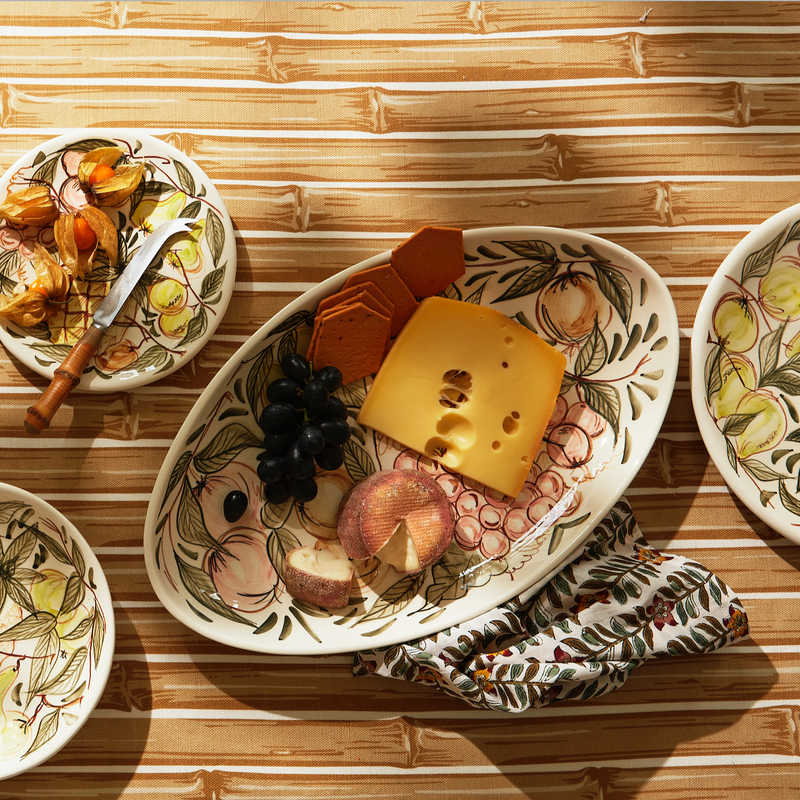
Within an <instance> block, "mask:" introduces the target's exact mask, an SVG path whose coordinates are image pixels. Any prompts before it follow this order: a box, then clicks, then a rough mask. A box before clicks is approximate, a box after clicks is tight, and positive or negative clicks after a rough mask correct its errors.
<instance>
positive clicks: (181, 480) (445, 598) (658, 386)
mask: <svg viewBox="0 0 800 800" xmlns="http://www.w3.org/2000/svg"><path fill="white" fill-rule="evenodd" d="M464 248H465V257H466V263H467V270H466V275H465V276H464V277H463V278H461V279H460V280H459V281H458V282H457V283H455V284H453V285H451V286H450V287H449V288H448V289H447V290H446V292H445V294H446V295H447V296H448V297H451V298H454V299H458V300H463V301H466V302H469V303H478V304H483V305H487V306H489V305H491V306H492V307H494V308H497V309H499V310H501V311H502V312H503V313H505V314H506V315H508V316H509V317H513V318H515V319H516V320H517V321H519V322H520V323H521V324H523V325H526V326H528V327H530V328H532V329H534V330H535V331H537V332H538V333H539V334H540V335H541V336H542V337H543V338H545V339H546V340H548V341H550V342H551V343H553V344H554V345H555V346H556V347H557V348H558V349H559V350H561V351H563V352H564V353H565V354H566V356H567V359H568V366H567V374H566V376H565V379H564V382H563V384H562V394H561V395H560V397H559V400H558V403H557V404H556V410H555V411H554V414H553V417H552V419H551V421H550V425H549V427H548V431H547V435H546V440H545V442H544V443H543V444H542V447H541V448H540V450H539V452H538V454H537V457H536V460H535V464H534V466H533V468H532V470H531V473H530V476H529V478H528V481H527V483H526V484H525V487H524V489H523V491H522V492H521V494H520V495H519V497H518V498H516V499H514V500H511V499H509V498H504V497H502V496H498V495H497V494H496V493H495V492H492V491H488V490H486V489H485V488H484V487H483V486H481V485H478V484H474V483H473V482H471V481H469V480H466V479H462V478H461V477H459V476H458V475H454V474H451V473H448V472H446V471H444V470H443V469H442V468H440V467H439V466H438V465H436V464H434V463H432V462H430V461H429V460H427V459H426V458H423V457H420V456H419V455H418V454H416V453H414V452H409V451H404V450H403V449H402V448H400V447H398V446H396V445H395V444H394V443H393V442H391V441H389V440H385V439H383V438H381V437H380V436H377V435H376V434H375V433H374V432H373V431H372V430H369V429H363V428H361V427H360V426H359V425H358V424H357V423H356V421H355V417H356V414H357V412H358V409H359V407H360V405H361V403H362V401H363V399H364V397H365V394H366V392H367V390H368V388H369V383H370V380H371V379H366V380H361V381H355V382H353V383H351V384H348V385H347V386H345V387H343V388H342V389H340V390H339V392H338V395H339V397H340V398H341V399H342V400H343V401H344V402H345V403H346V404H347V406H348V408H349V411H350V421H351V425H352V426H353V436H352V437H351V439H350V441H349V442H348V443H347V445H346V448H347V453H346V460H345V464H344V466H343V467H342V468H340V469H339V470H337V471H336V472H334V473H328V474H326V475H325V476H324V477H322V478H321V479H320V480H319V485H320V492H319V494H318V496H317V498H316V499H315V500H314V501H313V502H311V503H307V504H306V505H305V506H297V505H295V504H293V503H291V502H290V503H287V504H285V505H284V506H281V507H274V506H272V505H269V504H264V503H263V502H262V500H261V485H260V482H259V480H258V478H257V476H256V466H257V463H258V462H257V455H258V453H259V452H260V444H261V437H262V434H261V432H260V430H259V427H258V424H257V420H258V417H259V415H260V412H261V410H262V408H263V406H264V402H265V397H264V393H265V386H266V384H267V383H268V382H269V381H270V380H273V379H275V378H276V377H280V376H281V373H280V371H279V367H278V361H279V359H280V356H281V355H282V354H284V353H285V352H287V351H293V350H298V351H299V352H303V353H304V352H305V347H306V344H307V343H308V341H309V339H310V333H311V327H310V326H311V324H312V321H313V316H314V311H315V309H316V307H317V305H318V303H319V301H320V300H321V299H322V298H323V297H326V296H328V295H329V294H332V293H333V292H335V291H337V290H338V289H339V288H340V287H341V285H342V283H343V282H344V281H345V279H346V277H347V276H348V275H349V274H350V273H352V272H355V271H358V270H362V269H367V268H369V267H372V266H377V265H379V264H383V263H387V262H388V261H389V258H390V253H381V254H380V255H376V256H375V257H374V258H370V259H368V260H366V261H364V262H362V263H360V264H357V265H356V266H354V267H352V268H350V269H348V270H345V271H343V272H342V273H340V274H339V275H336V276H334V277H333V278H330V279H329V280H327V281H325V282H324V283H322V284H320V286H318V287H316V288H315V289H313V290H311V291H309V292H307V293H306V294H305V295H303V296H302V297H300V298H299V299H298V300H296V301H295V302H293V303H292V304H291V305H289V306H288V307H287V308H286V309H285V310H284V311H282V312H281V313H280V314H278V315H277V316H276V317H275V318H274V319H272V320H270V321H269V322H268V323H267V324H266V325H264V326H263V328H262V329H261V330H259V331H258V332H257V333H256V334H255V335H254V336H253V337H252V338H251V339H250V340H249V341H248V342H246V343H245V344H244V345H243V346H242V347H241V349H240V350H239V351H238V352H237V354H236V355H235V356H234V357H233V358H232V359H231V360H230V362H229V363H228V364H227V365H226V366H225V367H224V368H223V369H222V370H221V371H220V372H219V373H218V374H217V375H216V376H215V378H214V380H213V381H212V382H211V384H210V385H209V386H208V388H207V389H206V390H205V392H204V393H203V394H202V395H201V397H200V398H199V400H198V402H197V404H196V405H195V407H194V408H193V409H192V411H191V412H190V414H189V416H188V418H187V420H186V422H185V423H184V425H183V427H182V428H181V430H180V432H179V433H178V435H177V437H176V439H175V442H174V444H173V445H172V447H171V448H170V450H169V453H168V454H167V457H166V460H165V462H164V465H163V467H162V469H161V472H160V474H159V476H158V479H157V481H156V485H155V488H154V491H153V496H152V500H151V502H150V506H149V509H148V514H147V520H146V524H145V534H144V549H145V558H146V562H147V569H148V573H149V576H150V580H151V581H152V584H153V587H154V588H155V591H156V593H157V595H158V597H159V599H160V600H161V602H162V603H163V604H164V605H165V606H166V608H167V609H168V610H169V611H170V612H171V613H172V614H173V615H174V616H175V617H176V618H177V619H179V620H181V621H182V622H183V623H184V624H186V625H187V626H188V627H190V628H192V629H194V630H195V631H197V632H199V633H201V634H202V635H203V636H207V637H208V638H210V639H213V640H215V641H218V642H222V643H224V644H228V645H232V646H234V647H240V648H244V649H247V650H254V651H259V652H271V653H289V654H321V653H335V652H346V651H352V650H359V649H368V648H373V647H379V646H386V645H389V644H394V643H397V642H401V641H405V640H409V639H414V638H418V637H420V636H423V635H426V634H429V633H433V632H435V631H437V630H442V629H444V628H447V627H448V626H451V625H454V624H457V623H460V622H463V621H464V620H467V619H469V618H471V617H472V616H474V615H476V614H479V613H482V612H484V611H486V610H488V609H490V608H492V607H494V606H496V605H497V604H498V603H501V602H503V601H505V600H507V599H510V598H512V597H514V596H515V595H517V594H519V593H520V592H521V591H523V590H524V589H525V588H526V587H529V586H531V585H532V584H534V583H537V582H539V581H542V580H544V579H546V578H547V577H548V576H549V575H551V574H552V573H553V572H554V571H556V570H557V569H558V568H559V566H560V565H561V564H563V563H564V561H565V560H566V559H568V558H569V557H570V555H571V554H572V553H573V552H574V551H575V550H576V548H578V547H580V545H581V544H582V542H583V541H585V539H586V537H587V536H588V535H589V534H590V532H591V531H592V529H593V527H594V525H595V524H596V523H597V522H599V521H600V520H601V519H602V517H603V516H604V515H605V513H606V512H607V511H608V510H609V509H610V508H611V506H612V505H613V503H614V502H615V501H616V500H617V499H618V498H619V496H620V495H621V494H622V492H623V491H624V490H625V488H626V487H627V486H628V484H629V483H630V481H631V480H632V478H633V477H634V476H635V475H636V473H637V471H638V470H639V468H640V466H641V464H642V462H643V460H644V458H645V457H646V455H647V453H648V452H649V450H650V448H651V446H652V443H653V441H654V440H655V437H656V435H657V433H658V430H659V428H660V426H661V422H662V420H663V418H664V415H665V413H666V410H667V406H668V404H669V401H670V397H671V394H672V389H673V386H674V382H675V374H676V371H677V364H678V323H677V317H676V313H675V307H674V305H673V303H672V299H671V297H670V294H669V291H668V290H667V288H666V286H665V285H664V283H663V281H661V279H660V278H659V276H658V275H657V274H656V273H655V272H654V271H653V270H652V269H651V268H650V267H649V266H648V265H647V264H646V263H645V262H644V261H642V260H641V259H640V258H638V257H637V256H635V255H633V254H632V253H630V252H628V251H627V250H625V249H623V248H621V247H619V246H617V245H615V244H612V243H610V242H607V241H605V240H603V239H599V238H597V237H594V236H589V235H585V234H582V233H578V232H571V231H565V230H560V229H555V228H533V227H507V228H487V229H479V230H470V231H465V232H464ZM521 379H522V380H531V381H533V380H535V367H534V365H531V372H530V373H529V374H527V375H523V376H522V378H521ZM395 466H399V467H417V468H420V469H423V470H426V471H428V472H430V473H431V474H433V475H434V476H435V477H436V479H437V480H438V481H439V482H440V483H441V484H442V485H443V487H444V488H445V490H446V491H447V493H448V495H449V497H450V499H451V501H452V502H453V504H454V506H455V509H456V514H457V517H458V522H457V527H456V536H455V540H454V542H453V544H452V545H451V547H450V549H449V550H448V551H447V553H446V554H445V555H444V557H443V558H442V559H441V560H440V561H439V562H438V563H437V564H436V565H434V566H433V567H431V568H428V569H427V570H425V571H423V572H422V573H420V574H418V575H416V576H406V577H401V576H400V575H398V574H396V573H395V572H394V570H392V569H391V568H387V567H384V566H382V565H381V564H380V563H379V562H376V561H375V560H374V559H373V560H372V562H359V563H358V564H357V567H358V577H357V581H356V582H355V583H354V590H353V594H352V596H351V604H350V605H349V606H348V607H347V608H345V609H342V610H340V611H336V612H329V611H324V610H322V609H319V608H317V607H315V606H309V605H306V604H304V603H299V602H297V601H294V600H293V599H292V598H291V597H290V596H289V595H288V594H287V593H286V592H285V590H284V587H283V583H282V581H281V574H282V571H283V566H284V557H285V554H286V553H287V552H288V551H289V550H290V549H292V548H293V547H296V546H298V545H299V544H311V543H318V546H324V545H325V543H326V542H328V541H330V540H331V539H333V538H335V535H336V516H337V510H338V506H339V502H340V500H341V498H342V496H343V494H344V493H345V492H346V491H347V490H348V489H349V488H350V487H351V486H352V485H354V484H355V483H356V482H357V481H359V480H361V479H363V478H364V477H366V476H367V475H368V474H370V473H372V472H373V471H376V470H380V469H386V468H390V467H395ZM233 491H239V492H243V493H244V494H245V495H246V496H247V497H248V499H249V504H248V506H247V508H246V510H245V511H244V513H243V514H242V515H241V516H240V518H239V519H237V520H236V521H235V522H233V523H230V522H227V521H226V519H225V514H224V500H225V497H226V496H228V494H229V493H231V492H233Z"/></svg>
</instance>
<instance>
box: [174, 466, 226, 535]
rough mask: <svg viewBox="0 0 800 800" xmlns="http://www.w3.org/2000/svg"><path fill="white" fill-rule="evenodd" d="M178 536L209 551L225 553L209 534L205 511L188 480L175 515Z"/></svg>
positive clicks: (184, 483) (185, 482)
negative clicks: (204, 515)
mask: <svg viewBox="0 0 800 800" xmlns="http://www.w3.org/2000/svg"><path fill="white" fill-rule="evenodd" d="M175 524H176V525H177V528H178V535H179V536H180V537H181V539H183V540H184V541H185V542H189V544H196V545H199V546H200V547H204V548H206V549H209V550H217V551H224V549H225V548H224V547H222V545H221V544H220V543H219V542H218V541H217V540H216V539H215V538H214V537H213V536H212V535H211V534H210V533H209V532H208V528H207V527H206V522H205V519H204V517H203V509H202V508H201V507H200V503H199V502H198V501H197V498H196V497H195V495H194V492H193V491H192V489H191V486H190V485H189V481H188V480H184V482H183V488H182V490H181V497H180V501H179V502H178V512H177V514H176V515H175Z"/></svg>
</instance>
